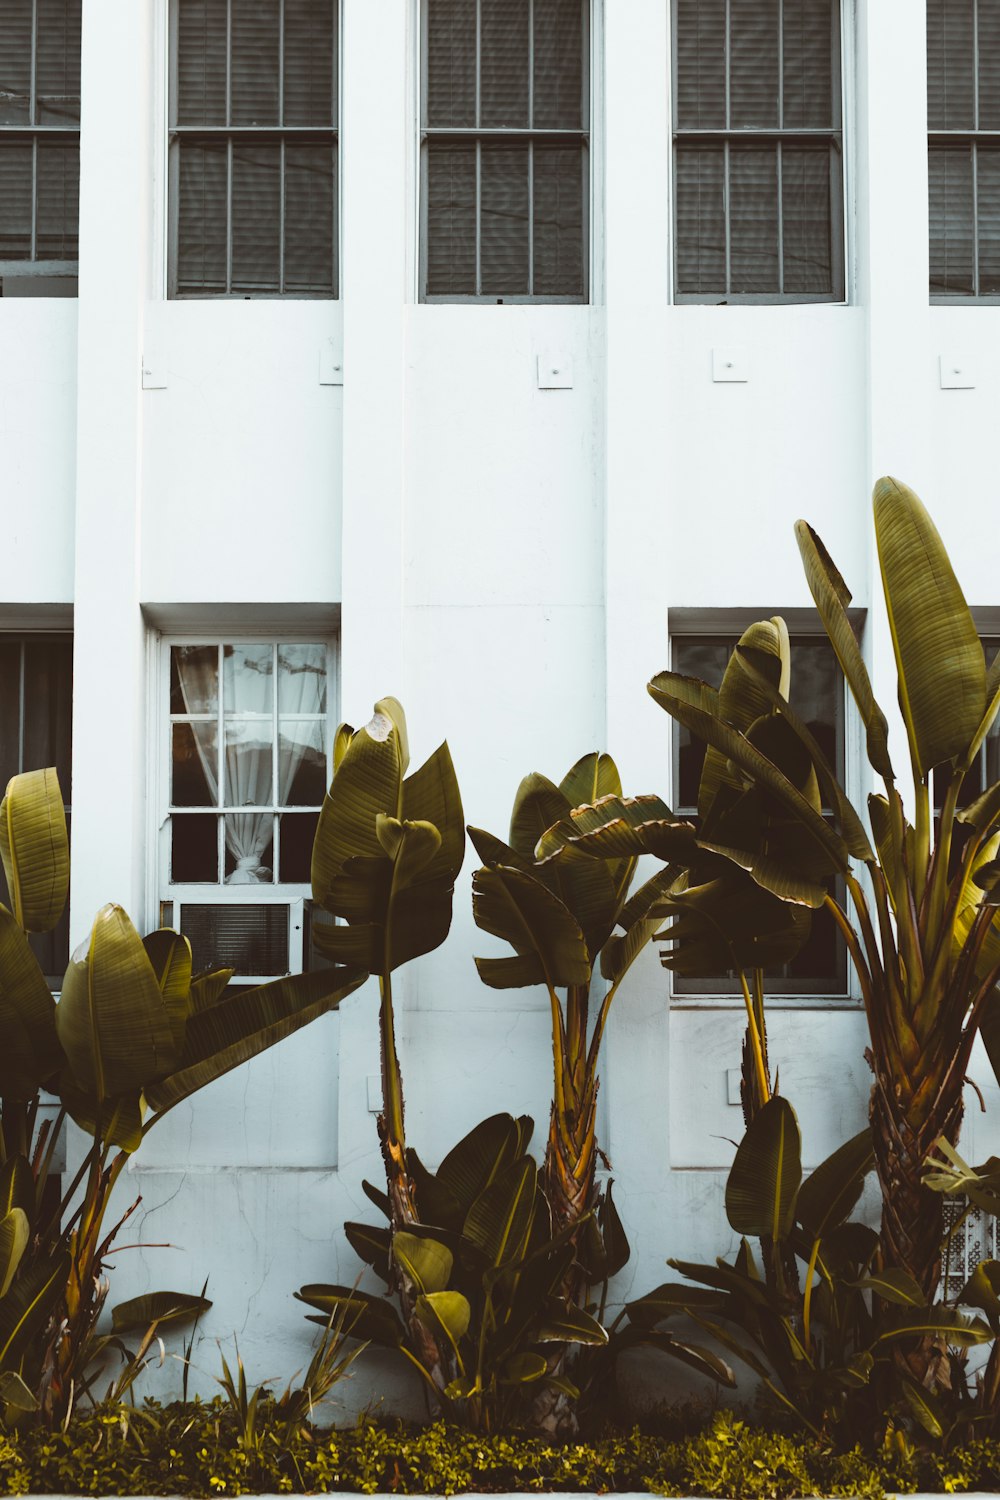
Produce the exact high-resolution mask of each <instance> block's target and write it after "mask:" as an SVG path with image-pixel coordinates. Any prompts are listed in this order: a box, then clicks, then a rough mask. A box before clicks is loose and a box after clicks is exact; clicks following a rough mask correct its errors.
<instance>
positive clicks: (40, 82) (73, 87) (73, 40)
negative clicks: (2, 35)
mask: <svg viewBox="0 0 1000 1500" xmlns="http://www.w3.org/2000/svg"><path fill="white" fill-rule="evenodd" d="M37 3H38V25H37V27H36V41H35V45H36V49H37V52H36V59H35V95H36V99H35V104H36V108H35V123H36V124H38V125H71V124H76V123H78V121H79V119H80V10H81V3H82V0H37ZM4 4H6V0H4Z"/></svg>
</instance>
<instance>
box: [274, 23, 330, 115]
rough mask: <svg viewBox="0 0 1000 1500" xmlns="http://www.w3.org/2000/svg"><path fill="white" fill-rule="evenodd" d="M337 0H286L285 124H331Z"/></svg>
mask: <svg viewBox="0 0 1000 1500" xmlns="http://www.w3.org/2000/svg"><path fill="white" fill-rule="evenodd" d="M333 33H334V0H285V119H284V123H285V124H286V125H332V124H334V114H333V104H334V97H335V93H336V70H335V62H336V56H335V51H334V35H333Z"/></svg>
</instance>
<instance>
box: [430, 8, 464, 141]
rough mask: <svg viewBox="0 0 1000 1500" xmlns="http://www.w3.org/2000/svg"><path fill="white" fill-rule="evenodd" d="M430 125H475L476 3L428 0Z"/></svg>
mask: <svg viewBox="0 0 1000 1500" xmlns="http://www.w3.org/2000/svg"><path fill="white" fill-rule="evenodd" d="M427 123H428V125H475V123H476V0H427Z"/></svg>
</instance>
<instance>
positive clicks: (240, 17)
mask: <svg viewBox="0 0 1000 1500" xmlns="http://www.w3.org/2000/svg"><path fill="white" fill-rule="evenodd" d="M230 3H231V5H232V25H233V32H232V83H231V90H232V120H231V123H232V124H233V125H277V124H278V59H279V57H280V55H281V54H280V46H279V40H278V39H279V32H280V26H279V16H280V3H279V0H230Z"/></svg>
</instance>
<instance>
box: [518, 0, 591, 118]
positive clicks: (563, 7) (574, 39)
mask: <svg viewBox="0 0 1000 1500" xmlns="http://www.w3.org/2000/svg"><path fill="white" fill-rule="evenodd" d="M584 82H585V72H584V56H583V7H582V5H581V3H580V0H548V3H547V4H545V5H536V6H535V97H534V118H533V120H532V124H533V125H535V126H537V127H539V128H541V129H543V130H560V129H568V130H580V129H581V128H586V125H587V121H586V119H585V109H586V92H585V89H584Z"/></svg>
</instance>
